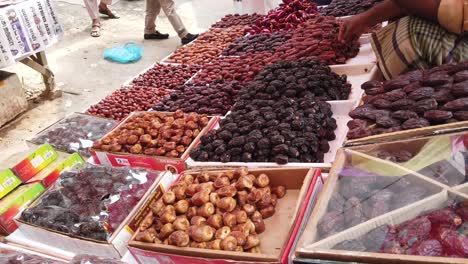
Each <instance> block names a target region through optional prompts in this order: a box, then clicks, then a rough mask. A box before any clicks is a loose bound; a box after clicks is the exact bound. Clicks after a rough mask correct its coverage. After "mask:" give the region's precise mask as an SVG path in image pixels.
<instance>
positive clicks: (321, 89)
mask: <svg viewBox="0 0 468 264" xmlns="http://www.w3.org/2000/svg"><path fill="white" fill-rule="evenodd" d="M349 89H350V85H349V84H347V83H346V79H345V78H343V77H340V76H338V75H336V74H334V73H331V71H330V69H329V68H328V67H326V66H323V65H321V64H320V63H319V62H318V61H316V60H302V61H299V62H282V63H278V64H273V65H270V66H267V67H266V69H265V70H264V71H262V72H261V73H260V74H258V76H257V77H256V79H255V81H254V82H252V83H250V84H249V85H248V86H246V87H245V89H242V90H241V92H240V93H239V99H238V102H237V103H236V104H235V105H234V107H233V109H232V112H231V113H230V114H229V115H227V116H226V118H224V119H223V120H221V122H220V128H219V129H217V130H212V131H210V132H209V133H208V134H206V135H204V136H202V138H201V145H200V146H198V147H197V148H196V149H195V150H194V151H192V153H191V157H192V159H194V160H197V161H221V162H277V163H279V164H285V163H288V162H323V158H324V155H325V153H327V152H328V151H329V148H330V147H329V143H328V141H330V140H334V139H335V133H334V131H335V129H336V128H337V125H336V120H335V119H333V118H332V111H331V107H330V105H329V104H328V103H326V102H324V101H323V100H328V99H344V98H347V95H348V94H349Z"/></svg>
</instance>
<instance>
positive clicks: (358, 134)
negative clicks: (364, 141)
mask: <svg viewBox="0 0 468 264" xmlns="http://www.w3.org/2000/svg"><path fill="white" fill-rule="evenodd" d="M369 136H372V131H371V130H370V129H369V128H363V127H358V128H354V129H351V130H350V131H349V132H348V139H356V138H363V137H369Z"/></svg>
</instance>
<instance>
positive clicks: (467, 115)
mask: <svg viewBox="0 0 468 264" xmlns="http://www.w3.org/2000/svg"><path fill="white" fill-rule="evenodd" d="M453 117H454V118H455V119H457V120H459V121H468V111H458V112H455V113H453Z"/></svg>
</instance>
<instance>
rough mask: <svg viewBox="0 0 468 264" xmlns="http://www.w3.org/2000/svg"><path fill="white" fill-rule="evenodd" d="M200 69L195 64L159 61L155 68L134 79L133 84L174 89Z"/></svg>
mask: <svg viewBox="0 0 468 264" xmlns="http://www.w3.org/2000/svg"><path fill="white" fill-rule="evenodd" d="M199 69H200V67H198V66H193V65H190V66H189V65H183V64H181V65H167V64H160V63H157V64H156V65H154V66H153V68H151V69H149V70H147V71H146V72H145V73H143V74H141V75H140V76H138V77H136V78H135V79H133V81H132V82H131V84H133V85H138V86H143V87H153V88H158V89H159V88H165V89H174V88H176V87H177V86H180V85H183V84H184V83H185V82H186V81H187V80H188V79H190V78H191V77H192V76H193V75H194V74H195V73H196V72H197V71H198V70H199Z"/></svg>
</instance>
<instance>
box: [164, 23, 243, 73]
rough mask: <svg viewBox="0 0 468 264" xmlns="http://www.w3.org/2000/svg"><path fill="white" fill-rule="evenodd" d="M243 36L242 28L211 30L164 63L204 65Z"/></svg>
mask: <svg viewBox="0 0 468 264" xmlns="http://www.w3.org/2000/svg"><path fill="white" fill-rule="evenodd" d="M242 36H244V28H243V27H242V26H235V27H230V28H227V29H222V28H211V29H210V30H208V31H207V32H205V33H202V34H200V36H199V37H198V38H197V39H196V40H195V41H194V42H192V43H190V45H187V46H184V47H182V48H180V49H177V50H176V51H175V52H174V53H173V54H172V55H171V56H170V57H169V58H168V59H166V60H165V61H164V62H168V63H182V64H196V65H206V64H208V63H210V62H211V61H212V60H213V59H215V58H217V57H219V55H221V53H222V52H223V50H224V49H225V48H226V47H227V46H228V45H229V44H231V43H232V42H233V41H234V40H235V39H237V38H240V37H242Z"/></svg>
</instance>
